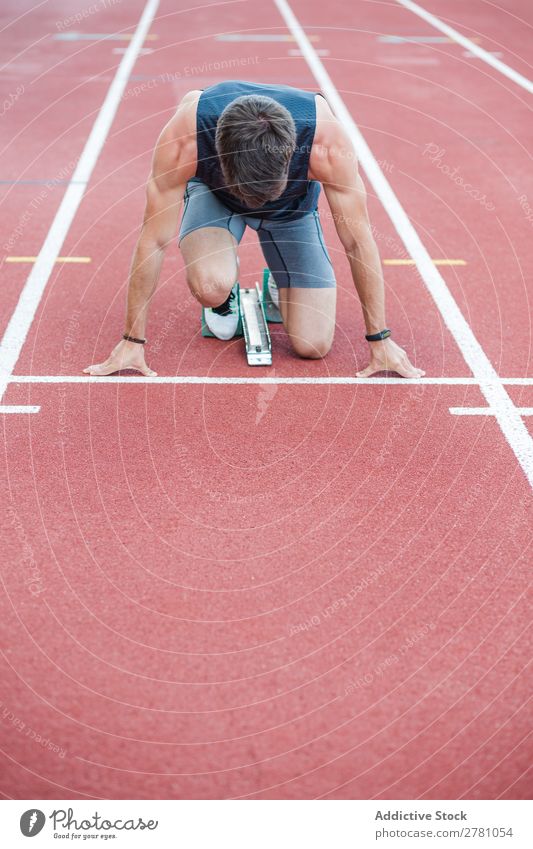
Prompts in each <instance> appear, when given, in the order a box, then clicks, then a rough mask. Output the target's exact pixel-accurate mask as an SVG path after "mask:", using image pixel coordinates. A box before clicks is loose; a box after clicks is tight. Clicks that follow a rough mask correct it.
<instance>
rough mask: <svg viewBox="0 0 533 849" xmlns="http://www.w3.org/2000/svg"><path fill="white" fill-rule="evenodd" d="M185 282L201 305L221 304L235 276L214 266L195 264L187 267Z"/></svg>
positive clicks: (216, 305) (212, 305)
mask: <svg viewBox="0 0 533 849" xmlns="http://www.w3.org/2000/svg"><path fill="white" fill-rule="evenodd" d="M187 283H188V284H189V289H190V290H191V292H192V294H193V295H194V297H195V298H196V300H197V301H199V302H200V303H201V304H202V306H203V307H218V306H220V304H223V303H224V301H225V300H226V298H227V297H228V295H229V293H230V291H231V289H232V287H233V286H234V284H235V276H234V275H230V274H228V273H227V272H224V271H223V270H221V269H217V268H216V267H214V266H209V265H205V264H201V263H198V264H195V265H192V266H191V267H190V268H188V269H187Z"/></svg>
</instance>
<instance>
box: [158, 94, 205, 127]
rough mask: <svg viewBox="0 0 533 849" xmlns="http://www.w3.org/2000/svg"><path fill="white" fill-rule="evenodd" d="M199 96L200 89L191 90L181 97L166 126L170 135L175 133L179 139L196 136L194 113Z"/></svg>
mask: <svg viewBox="0 0 533 849" xmlns="http://www.w3.org/2000/svg"><path fill="white" fill-rule="evenodd" d="M201 94H202V91H201V89H192V90H191V91H188V92H187V94H185V95H184V96H183V97H182V99H181V100H180V102H179V104H178V108H177V109H176V111H175V113H174V115H173V116H172V118H171V119H170V121H169V123H168V125H167V127H168V129H169V132H170V133H175V134H176V136H178V137H180V138H183V137H184V136H186V135H194V136H195V135H196V111H197V109H198V101H199V99H200V95H201Z"/></svg>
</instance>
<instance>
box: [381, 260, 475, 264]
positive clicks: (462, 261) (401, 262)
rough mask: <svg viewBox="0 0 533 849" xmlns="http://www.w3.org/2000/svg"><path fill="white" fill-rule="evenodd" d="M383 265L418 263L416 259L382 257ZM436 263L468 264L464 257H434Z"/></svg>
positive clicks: (433, 261)
mask: <svg viewBox="0 0 533 849" xmlns="http://www.w3.org/2000/svg"><path fill="white" fill-rule="evenodd" d="M381 261H382V263H383V265H416V260H414V259H382V260H381ZM431 262H432V263H433V264H434V265H466V260H464V259H432V260H431Z"/></svg>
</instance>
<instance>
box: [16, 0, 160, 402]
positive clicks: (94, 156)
mask: <svg viewBox="0 0 533 849" xmlns="http://www.w3.org/2000/svg"><path fill="white" fill-rule="evenodd" d="M158 5H159V0H148V2H147V4H146V6H145V8H144V11H143V13H142V15H141V19H140V21H139V23H138V25H137V29H136V30H135V34H134V36H133V38H132V40H131V42H130V44H129V46H128V49H127V51H126V53H125V54H124V57H123V59H122V61H121V62H120V65H119V66H118V68H117V71H116V73H115V76H114V78H113V82H112V83H111V85H110V86H109V89H108V92H107V95H106V98H105V100H104V102H103V104H102V106H101V108H100V111H99V113H98V115H97V117H96V120H95V122H94V124H93V127H92V130H91V132H90V135H89V138H88V139H87V142H86V143H85V147H84V148H83V151H82V154H81V156H80V158H79V160H78V164H77V166H76V169H75V171H74V173H73V175H72V182H71V183H70V184H69V185H68V187H67V189H66V191H65V194H64V195H63V199H62V201H61V204H60V206H59V209H58V210H57V212H56V214H55V217H54V220H53V222H52V224H51V226H50V229H49V231H48V234H47V236H46V239H45V240H44V243H43V246H42V248H41V250H40V252H39V256H38V258H37V261H36V262H35V264H34V265H33V267H32V270H31V271H30V273H29V275H28V279H27V280H26V283H25V285H24V288H23V290H22V292H21V293H20V297H19V300H18V303H17V306H16V307H15V310H14V312H13V315H12V316H11V319H10V321H9V324H8V325H7V328H6V330H5V333H4V336H3V339H2V341H1V342H0V399H1V398H2V397H3V395H4V393H5V391H6V387H7V385H8V383H9V377H10V375H11V374H12V373H13V369H14V368H15V365H16V363H17V360H18V358H19V356H20V352H21V350H22V347H23V345H24V342H25V341H26V337H27V335H28V332H29V329H30V327H31V325H32V322H33V319H34V317H35V313H36V312H37V308H38V306H39V303H40V301H41V298H42V296H43V293H44V290H45V288H46V284H47V283H48V280H49V278H50V274H51V273H52V270H53V268H54V266H55V263H56V261H57V258H58V256H59V252H60V250H61V248H62V247H63V242H64V241H65V238H66V236H67V233H68V231H69V228H70V225H71V224H72V221H73V220H74V216H75V215H76V212H77V210H78V207H79V205H80V202H81V199H82V197H83V195H84V193H85V188H86V185H87V182H88V181H89V179H90V177H91V174H92V171H93V168H94V166H95V164H96V162H97V160H98V157H99V155H100V152H101V150H102V147H103V145H104V142H105V140H106V138H107V135H108V133H109V130H110V128H111V124H112V123H113V120H114V117H115V114H116V112H117V109H118V106H119V104H120V101H121V98H122V94H123V92H124V89H125V87H126V83H127V82H128V78H129V75H130V73H131V71H132V68H133V66H134V64H135V60H136V59H137V55H138V53H139V51H140V49H141V47H142V44H143V41H144V39H145V37H146V35H147V33H148V30H149V28H150V26H151V23H152V20H153V18H154V15H155V13H156V11H157V7H158Z"/></svg>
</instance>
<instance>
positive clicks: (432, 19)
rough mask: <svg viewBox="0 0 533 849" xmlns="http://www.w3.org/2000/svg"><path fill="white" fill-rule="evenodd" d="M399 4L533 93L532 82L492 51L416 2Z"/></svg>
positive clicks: (410, 1)
mask: <svg viewBox="0 0 533 849" xmlns="http://www.w3.org/2000/svg"><path fill="white" fill-rule="evenodd" d="M396 2H397V3H399V4H400V6H403V7H404V8H405V9H408V10H409V11H410V12H413V14H415V15H418V17H419V18H422V20H423V21H426V23H428V24H430V25H431V26H432V27H435V29H438V30H439V31H440V32H443V33H444V35H447V36H448V38H451V39H453V40H454V41H456V42H457V44H461V45H462V46H463V47H464V48H466V50H468V51H469V52H470V53H473V54H474V56H477V57H478V58H479V59H483V61H484V62H486V63H487V65H490V66H491V68H494V69H495V70H496V71H499V72H500V74H503V75H504V76H505V77H507V78H508V79H509V80H512V81H513V82H514V83H516V84H517V85H519V86H521V87H522V88H525V90H526V91H529V93H530V94H533V82H532V81H531V80H529V79H528V78H527V77H524V76H523V75H522V74H519V73H518V71H515V70H514V69H513V68H511V67H509V65H506V64H505V62H502V61H501V60H500V59H498V58H497V57H496V56H494V55H493V54H492V53H489V51H488V50H483V48H482V47H479V46H478V45H477V44H475V43H474V42H473V41H472V40H471V39H470V38H466V36H464V35H461V33H460V32H457V30H456V29H454V28H453V27H451V26H449V25H448V24H445V23H444V21H441V19H440V18H437V16H436V15H432V14H431V12H427V11H426V10H425V9H423V8H422V6H419V5H418V3H413V2H412V0H396Z"/></svg>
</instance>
